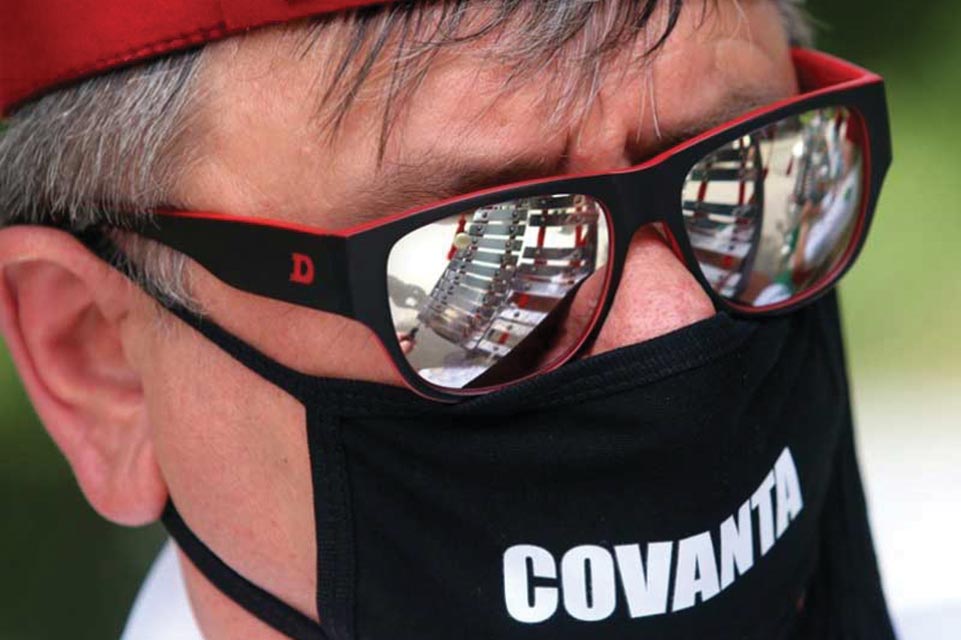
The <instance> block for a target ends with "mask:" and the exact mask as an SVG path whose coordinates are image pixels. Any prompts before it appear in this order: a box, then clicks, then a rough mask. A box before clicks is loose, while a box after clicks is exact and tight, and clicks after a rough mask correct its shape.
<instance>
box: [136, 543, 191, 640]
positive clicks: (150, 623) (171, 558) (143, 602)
mask: <svg viewBox="0 0 961 640" xmlns="http://www.w3.org/2000/svg"><path fill="white" fill-rule="evenodd" d="M121 640H203V636H202V635H200V628H199V627H198V626H197V621H196V620H195V619H194V614H193V610H192V609H191V608H190V601H189V600H188V599H187V589H186V587H185V585H184V579H183V575H182V574H181V573H180V563H179V562H178V560H177V552H176V549H175V547H174V545H173V543H172V542H167V544H166V545H164V548H163V550H162V551H161V552H160V555H159V556H157V559H156V560H154V563H153V566H152V567H151V568H150V573H149V574H148V575H147V579H146V581H144V584H143V586H142V587H141V588H140V593H139V594H138V595H137V600H136V602H134V605H133V610H131V612H130V617H129V618H127V627H126V629H124V632H123V636H122V637H121Z"/></svg>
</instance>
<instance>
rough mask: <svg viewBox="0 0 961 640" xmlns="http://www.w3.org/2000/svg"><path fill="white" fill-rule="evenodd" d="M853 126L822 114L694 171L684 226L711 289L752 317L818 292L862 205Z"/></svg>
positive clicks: (753, 138) (776, 128) (732, 148)
mask: <svg viewBox="0 0 961 640" xmlns="http://www.w3.org/2000/svg"><path fill="white" fill-rule="evenodd" d="M862 152H863V149H862V139H861V132H860V129H859V126H858V121H857V118H856V116H855V115H854V114H853V113H852V112H851V111H850V110H848V109H845V108H838V107H830V108H824V109H816V110H812V111H808V112H806V113H804V114H802V115H800V116H791V117H788V118H785V119H784V120H781V121H779V122H777V123H775V124H773V125H770V126H768V127H765V128H763V129H760V130H758V131H755V132H754V133H751V134H749V135H747V136H744V137H743V138H740V139H738V140H735V141H733V142H731V143H730V144H728V145H726V146H724V147H722V148H720V149H718V150H717V151H715V152H713V153H711V154H709V155H708V156H706V157H705V158H704V159H703V160H701V161H700V162H698V163H697V164H696V165H695V166H694V168H693V169H692V170H691V172H690V173H689V174H688V176H687V180H686V182H685V185H684V193H683V207H684V222H685V227H686V230H687V233H688V238H689V240H690V242H691V246H692V247H693V249H694V253H695V256H696V257H697V260H698V263H699V264H700V267H701V271H702V273H703V274H704V276H705V278H706V279H707V281H708V282H709V283H710V285H711V287H712V288H713V289H714V290H715V291H716V292H718V293H719V294H720V295H722V296H724V297H726V298H729V299H731V300H733V301H735V302H737V303H740V304H744V305H749V306H753V307H763V306H769V305H773V304H777V303H782V302H785V301H788V300H790V299H792V298H795V297H797V296H799V295H801V294H803V293H804V292H806V291H808V290H810V289H811V288H812V287H815V286H817V285H818V284H819V283H820V282H822V281H823V279H824V277H825V276H827V275H828V274H830V273H831V272H832V271H833V269H834V268H835V267H836V266H837V265H838V264H839V262H840V261H841V259H842V258H843V257H844V256H845V254H846V252H847V250H848V248H849V247H850V245H851V243H852V239H853V236H854V230H855V228H856V226H857V225H856V223H857V219H858V215H859V213H860V211H861V202H862V193H861V191H862V178H863V158H862Z"/></svg>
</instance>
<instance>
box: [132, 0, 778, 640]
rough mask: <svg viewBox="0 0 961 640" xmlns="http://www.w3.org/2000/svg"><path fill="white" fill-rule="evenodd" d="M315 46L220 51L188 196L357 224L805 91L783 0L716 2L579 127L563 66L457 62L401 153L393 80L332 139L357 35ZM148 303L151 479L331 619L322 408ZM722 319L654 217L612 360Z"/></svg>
mask: <svg viewBox="0 0 961 640" xmlns="http://www.w3.org/2000/svg"><path fill="white" fill-rule="evenodd" d="M702 21H703V23H702ZM654 22H655V23H657V20H655V21H654ZM299 44H301V42H300V41H299V40H296V39H295V38H292V37H290V36H289V35H285V33H284V32H283V31H282V30H267V31H263V32H260V33H257V34H255V35H251V36H248V37H245V38H243V39H232V40H230V41H226V42H223V43H220V44H217V45H214V46H213V49H214V50H213V52H212V55H211V56H210V58H209V64H207V65H206V66H205V68H204V69H203V72H202V76H201V79H200V80H201V84H202V85H203V86H206V87H207V90H206V92H205V94H204V96H203V100H204V102H203V105H204V106H203V110H202V112H201V113H200V114H199V117H198V119H197V122H196V136H197V137H196V143H197V145H198V149H199V151H198V153H197V155H196V158H197V160H196V162H195V164H193V165H191V166H190V168H189V170H188V171H186V172H185V176H184V180H183V182H182V184H181V185H180V187H179V192H178V195H179V200H180V201H181V203H182V204H184V205H185V206H186V207H189V208H191V209H194V210H198V211H217V212H225V213H230V214H233V215H239V216H257V217H262V218H272V219H278V220H289V221H296V222H300V223H306V224H309V225H312V226H315V227H321V228H328V229H338V228H345V227H349V226H352V225H355V224H358V223H359V222H362V221H365V220H368V219H371V218H375V217H379V216H385V215H389V214H391V213H396V212H398V211H401V210H404V209H407V208H410V207H413V206H416V205H422V204H427V203H430V202H432V201H434V200H438V199H442V198H445V197H448V196H451V195H455V194H458V193H463V192H465V191H468V190H471V189H475V188H482V187H486V186H494V185H497V184H504V183H507V182H511V181H514V180H520V179H524V178H531V177H537V176H551V175H560V174H571V173H582V172H592V171H603V170H612V169H618V168H622V167H628V166H630V165H634V164H638V163H639V162H641V161H643V160H645V159H646V158H649V157H651V156H652V155H653V154H655V153H656V152H658V151H659V150H662V149H664V148H665V147H667V146H669V145H670V144H671V143H674V142H677V141H678V140H679V139H684V138H686V137H690V136H691V135H693V134H695V133H697V132H699V131H702V130H705V129H707V128H709V127H711V126H713V125H715V124H719V123H720V122H723V121H725V120H728V119H730V118H732V117H734V116H736V115H738V114H740V113H742V112H745V111H747V110H749V109H750V108H752V107H754V106H759V105H761V104H766V103H769V102H771V101H774V100H776V99H778V98H782V97H785V96H788V95H791V94H792V93H794V92H795V91H796V80H795V77H794V71H793V67H792V65H791V60H790V55H789V48H788V41H787V37H786V34H785V32H784V30H783V28H782V25H781V16H780V14H779V12H778V9H777V8H776V6H775V4H774V3H773V2H768V1H765V0H744V1H742V2H740V3H734V2H730V3H729V2H722V3H717V9H716V10H708V11H707V12H706V13H705V14H703V15H702V13H701V11H700V9H688V10H686V11H684V12H682V15H681V20H680V24H679V25H678V27H677V29H676V30H675V31H674V33H673V34H672V35H671V37H670V38H669V39H668V41H667V43H666V44H665V46H664V48H663V49H662V50H661V51H660V52H659V53H658V54H657V55H656V57H654V58H653V59H652V61H651V64H650V65H649V66H648V67H645V68H643V69H638V68H627V65H626V62H620V63H619V62H617V61H614V62H613V63H612V67H611V69H610V70H609V71H608V72H607V73H606V74H605V76H604V82H603V83H602V85H601V86H600V87H599V93H598V95H597V97H596V99H595V100H594V101H593V102H592V104H591V106H590V108H589V109H587V110H586V111H585V112H584V113H583V114H582V115H581V116H579V117H575V118H572V119H570V120H566V121H563V123H562V125H557V124H550V123H551V122H552V119H551V118H550V117H549V113H548V112H549V105H548V104H546V103H545V101H544V100H543V94H544V91H545V87H546V86H549V80H548V76H549V74H548V73H547V72H545V75H544V77H543V78H539V77H537V76H532V77H529V78H527V79H526V80H525V81H523V82H522V83H519V84H517V85H516V88H515V89H513V90H512V91H511V92H510V93H508V94H506V95H505V94H503V93H502V92H501V91H500V87H501V84H502V82H503V80H504V76H505V74H506V73H507V71H506V70H505V69H504V68H499V67H497V66H493V65H491V64H490V62H489V60H485V57H484V56H483V55H482V51H483V47H484V43H483V42H478V43H473V44H471V45H468V46H465V47H462V48H459V49H451V50H450V51H449V52H446V53H443V54H441V55H440V56H439V57H438V59H437V60H436V62H435V63H434V64H433V66H432V67H431V70H430V72H429V74H428V75H427V77H426V78H425V81H424V83H423V85H422V86H421V87H420V89H419V90H418V91H417V92H416V93H415V94H414V95H413V97H412V98H411V99H410V101H409V102H408V103H406V104H405V108H404V110H403V111H402V112H401V117H400V118H399V120H398V121H397V122H396V125H395V127H394V129H393V131H392V135H391V137H390V138H389V139H388V142H387V146H386V149H385V153H384V157H383V161H382V162H380V163H379V162H378V144H379V142H380V132H381V128H380V125H381V117H382V113H381V110H380V109H381V107H382V104H381V103H380V102H379V101H378V100H376V99H375V97H376V96H377V91H378V89H379V88H380V87H379V86H378V82H379V81H380V80H378V79H377V78H376V77H375V78H374V79H373V80H372V81H371V84H370V85H369V86H368V88H367V89H366V90H365V91H368V92H369V93H365V94H363V95H362V96H361V99H360V101H359V102H358V104H357V105H356V106H355V107H354V108H353V109H351V110H350V111H349V112H348V114H347V117H346V119H345V120H344V123H343V126H342V129H341V131H340V133H339V135H337V136H336V137H335V138H334V139H333V140H331V139H330V138H329V137H328V136H327V135H325V131H324V130H323V129H322V126H321V125H320V124H319V123H320V122H322V119H320V118H318V117H317V112H318V96H319V95H322V93H323V87H322V86H318V83H317V69H318V66H319V65H323V64H324V60H330V59H333V58H335V57H336V52H337V51H338V48H339V47H342V46H343V42H342V41H340V40H339V39H338V37H332V38H330V39H329V40H323V39H322V41H321V43H320V44H319V46H318V48H317V50H316V51H315V52H314V53H312V54H311V55H309V56H307V57H303V58H302V57H300V56H299V55H298V50H297V47H298V45H299ZM638 46H640V47H643V46H644V42H643V39H641V42H640V43H639V44H638ZM627 58H628V56H626V55H625V56H624V59H625V60H626V59H627ZM618 65H620V68H619V67H618ZM381 80H382V79H381ZM374 258H375V257H373V256H372V259H374ZM189 273H190V280H191V284H192V289H193V291H194V293H195V295H196V297H197V299H198V300H199V301H200V303H201V304H202V306H203V307H204V309H205V311H206V312H207V313H209V315H210V316H211V317H212V318H213V319H214V320H215V321H216V322H217V323H218V324H220V325H221V326H223V327H224V328H226V329H227V330H228V331H230V332H232V333H233V334H235V335H237V336H238V337H240V338H241V339H243V340H245V341H247V342H249V343H250V344H252V345H254V346H256V347H257V348H259V349H260V350H261V351H263V352H264V353H266V354H267V355H269V356H270V357H272V358H274V359H276V360H278V361H279V362H281V363H283V364H285V365H287V366H288V367H291V368H294V369H297V370H300V371H303V372H306V373H310V374H315V375H320V376H332V377H340V378H357V379H365V380H372V381H377V382H383V383H388V384H400V383H401V382H400V378H399V376H398V374H397V373H396V372H395V371H394V369H393V368H392V365H391V363H390V361H389V359H388V357H387V356H386V355H385V353H384V352H383V350H382V348H381V347H380V345H379V343H378V341H377V339H376V338H375V337H374V335H373V334H372V333H370V331H369V330H367V329H366V328H365V327H363V326H362V325H360V324H358V323H356V322H353V321H350V320H347V319H344V318H341V317H338V316H334V315H329V314H325V313H320V312H314V311H310V310H307V309H303V308H296V307H293V306H287V305H284V304H282V303H279V302H275V301H269V300H266V299H262V298H257V297H255V296H252V295H248V294H244V293H241V292H238V291H236V290H233V289H231V288H229V287H227V286H226V285H224V284H222V283H220V282H218V281H217V280H215V279H213V278H212V277H211V276H210V275H209V274H207V273H206V272H204V271H203V270H201V269H200V268H197V267H195V266H192V267H191V268H190V271H189ZM134 296H135V303H134V305H133V308H132V310H131V312H130V313H129V314H128V315H127V316H126V319H125V321H124V324H123V332H122V348H123V352H124V354H125V355H126V357H127V358H128V359H129V362H130V368H131V370H132V371H134V372H135V374H136V376H137V377H138V379H139V389H141V390H142V406H140V407H139V408H138V409H137V411H138V412H139V413H138V416H140V417H139V418H138V420H139V423H140V425H141V426H140V428H141V432H140V435H139V436H138V437H140V438H141V441H142V446H143V447H145V448H146V449H147V450H148V451H149V452H150V455H148V456H146V458H150V459H153V460H155V461H156V464H155V465H153V464H146V463H145V464H144V467H145V469H144V470H143V471H142V474H143V476H144V477H143V478H140V479H139V480H137V481H138V482H139V481H142V482H144V483H151V482H154V483H159V484H160V486H161V487H162V488H164V489H166V490H169V493H170V495H172V496H173V497H174V499H175V500H176V503H177V505H178V508H179V510H180V512H181V514H182V515H183V517H184V519H185V520H186V521H187V522H189V523H190V524H191V527H192V528H193V530H194V531H195V532H196V533H197V534H198V536H200V537H201V538H202V539H203V540H204V541H205V542H206V543H207V544H208V545H209V546H210V547H211V548H212V549H214V550H215V551H216V552H217V553H218V554H220V555H221V557H222V558H223V559H224V560H225V561H226V562H227V563H228V564H229V565H231V566H233V567H235V568H236V569H237V570H238V571H240V572H241V573H242V574H243V575H245V576H246V577H247V578H249V579H250V580H252V581H253V582H254V583H256V584H258V585H261V586H262V587H263V588H265V589H267V590H268V591H270V592H272V593H275V594H276V595H277V596H278V597H280V598H281V599H283V600H285V601H287V602H290V603H291V604H293V605H295V606H297V607H298V608H300V609H301V610H303V611H304V612H305V613H308V614H309V615H311V616H314V615H315V614H316V612H315V611H314V605H313V597H314V593H315V580H316V576H315V571H314V567H315V557H316V556H315V554H316V550H315V543H314V524H313V518H314V516H313V507H312V489H311V480H310V469H309V464H308V455H307V446H306V440H305V433H304V409H303V407H302V406H301V405H300V404H299V403H298V402H296V401H295V400H293V399H292V398H291V397H289V396H288V395H286V394H285V393H284V392H282V391H280V390H279V389H277V388H276V387H274V386H272V385H270V384H269V383H267V382H265V381H264V380H262V379H261V378H259V377H258V376H256V375H255V374H253V373H251V372H250V371H248V370H247V369H245V368H243V367H242V366H241V365H239V364H237V363H236V362H235V361H233V360H232V359H231V358H230V357H228V356H227V355H225V354H224V353H223V352H221V351H220V350H219V349H218V348H217V347H215V346H214V345H212V344H211V343H209V342H208V341H206V340H205V339H204V338H202V337H201V336H200V335H198V334H197V333H195V332H193V331H192V330H189V329H187V328H186V327H184V326H182V325H180V324H176V323H171V324H172V325H174V326H172V328H171V329H170V330H169V331H157V330H156V317H155V311H154V309H153V308H152V306H151V303H150V301H149V299H148V298H147V297H146V296H143V295H140V294H134ZM713 313H714V310H713V307H712V305H711V303H710V301H709V299H708V298H707V296H706V295H705V294H704V293H703V292H702V290H701V289H700V287H699V285H698V284H697V282H696V281H695V280H694V278H693V277H692V276H691V275H690V274H689V273H688V272H687V271H686V269H685V268H684V266H683V265H682V264H681V263H680V262H679V261H678V260H677V259H676V258H675V256H674V255H673V254H672V253H671V251H670V250H669V249H668V248H667V247H666V246H665V244H664V243H663V242H662V240H661V238H660V236H659V235H658V233H657V232H656V231H654V230H653V229H644V230H642V231H640V232H638V234H637V235H636V237H634V238H633V241H632V245H631V248H630V252H629V255H628V259H627V264H626V265H625V271H624V276H623V279H622V282H621V284H620V287H619V289H618V291H617V293H616V297H615V299H614V306H613V308H612V309H611V312H610V315H609V316H608V317H607V319H606V321H605V323H604V325H603V327H602V329H601V331H600V334H599V337H598V339H597V341H596V343H595V344H594V346H593V348H592V353H594V354H596V353H600V352H603V351H607V350H611V349H615V348H618V347H621V346H625V345H629V344H634V343H637V342H641V341H643V340H647V339H650V338H652V337H655V336H658V335H661V334H664V333H667V332H669V331H672V330H675V329H678V328H681V327H683V326H686V325H689V324H691V323H693V322H696V321H698V320H700V319H703V318H705V317H707V316H710V315H712V314H713ZM138 473H140V472H138ZM138 477H139V476H138ZM152 495H154V496H155V497H154V499H153V503H152V504H150V505H147V506H146V507H143V509H142V511H143V512H146V513H157V512H159V510H160V508H161V507H162V506H163V499H164V497H165V492H164V491H155V492H153V494H152ZM113 515H114V517H116V514H113ZM120 519H127V520H131V519H132V520H136V519H137V517H131V518H120ZM188 577H189V579H188V585H189V587H190V589H191V593H192V596H193V597H194V599H195V604H199V606H198V607H197V610H198V613H199V616H200V620H201V624H202V625H207V626H210V627H213V626H218V627H220V628H223V625H224V624H227V623H224V621H223V620H214V619H213V617H214V614H212V613H206V612H207V611H212V610H214V609H215V608H216V607H215V606H213V605H211V606H209V607H208V606H206V605H208V604H210V603H214V602H216V601H217V600H218V599H219V598H221V596H219V594H217V593H216V592H214V591H213V590H212V588H211V587H210V586H209V585H207V584H206V583H205V582H203V580H202V579H201V578H199V576H198V575H196V574H193V573H192V572H189V573H188ZM263 636H264V637H268V636H269V634H268V633H267V632H266V631H265V632H264V634H263Z"/></svg>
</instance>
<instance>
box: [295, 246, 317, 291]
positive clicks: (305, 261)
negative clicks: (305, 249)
mask: <svg viewBox="0 0 961 640" xmlns="http://www.w3.org/2000/svg"><path fill="white" fill-rule="evenodd" d="M290 259H291V260H293V263H294V266H293V270H292V271H291V272H290V281H291V282H296V283H297V284H313V283H314V261H313V260H312V259H311V258H310V256H305V255H304V254H302V253H292V254H290Z"/></svg>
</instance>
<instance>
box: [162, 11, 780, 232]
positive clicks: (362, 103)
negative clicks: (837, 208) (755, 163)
mask: <svg viewBox="0 0 961 640" xmlns="http://www.w3.org/2000/svg"><path fill="white" fill-rule="evenodd" d="M695 4H696V3H695ZM706 6H707V5H706ZM710 6H712V7H713V8H711V9H709V10H704V11H702V10H700V9H687V10H685V11H683V12H682V14H681V17H680V20H679V22H678V24H677V26H676V28H675V29H674V31H673V33H672V34H671V36H670V37H669V38H668V40H667V41H666V42H665V44H664V46H663V47H662V48H661V49H660V50H659V51H658V52H657V53H656V54H655V55H653V56H651V57H649V58H646V59H643V60H642V55H641V52H643V51H644V50H646V49H647V47H648V46H649V42H650V41H651V38H655V36H656V34H659V33H660V32H661V31H662V30H663V29H664V24H663V16H661V17H660V18H661V20H660V24H659V19H658V17H655V19H654V20H652V24H651V25H650V27H649V29H650V38H647V37H644V34H642V35H641V37H640V38H638V40H637V41H636V42H635V43H634V44H633V45H631V46H630V47H627V46H626V47H625V48H624V50H623V51H621V52H619V53H618V54H617V55H615V56H612V57H611V58H610V59H609V60H607V61H606V62H605V64H604V67H603V69H602V70H601V72H600V73H599V74H597V75H596V76H594V75H591V74H590V73H589V70H588V73H587V76H588V77H590V78H591V79H592V80H594V81H595V83H594V84H593V85H589V89H590V90H589V91H588V92H586V94H584V95H583V96H582V97H583V98H584V99H583V100H581V101H578V102H575V103H573V108H571V109H568V110H561V111H559V110H558V108H557V106H558V101H559V100H560V98H559V96H562V95H563V94H564V91H565V88H566V87H569V86H573V85H574V83H577V82H578V81H579V80H582V79H583V76H581V75H580V73H578V69H577V68H576V65H554V66H551V65H548V66H542V67H541V68H539V69H536V70H529V71H528V72H527V73H525V74H523V75H522V76H519V77H516V78H514V79H513V81H511V82H507V80H508V79H509V78H511V73H512V69H511V68H510V67H509V66H507V65H504V64H496V63H494V62H493V57H492V56H491V55H489V51H490V48H491V47H492V46H493V45H492V43H490V42H487V41H485V40H479V41H476V42H471V43H468V44H465V45H458V46H456V47H450V48H446V49H444V50H442V51H441V52H440V53H438V54H437V55H436V56H435V57H434V58H433V59H432V61H431V65H430V67H429V68H428V70H427V73H426V74H425V75H424V76H423V78H422V79H420V80H419V82H418V84H417V86H416V87H415V88H414V90H413V91H412V92H411V93H410V94H409V95H407V96H406V97H405V99H404V100H403V102H402V103H394V104H393V105H392V107H391V108H392V109H393V110H394V111H393V116H394V119H393V120H392V121H391V122H392V126H391V129H390V135H389V137H387V138H386V143H385V144H384V146H383V147H381V144H382V142H383V141H384V140H385V139H384V138H383V137H382V135H381V134H382V131H383V130H382V125H383V123H384V122H385V120H384V117H385V114H384V107H385V101H384V95H385V93H386V92H387V91H389V89H390V87H391V81H392V79H393V80H395V81H396V77H395V76H392V74H391V67H390V65H389V64H387V63H385V64H383V65H380V66H376V67H375V68H374V69H373V70H372V73H371V74H370V76H369V77H368V79H367V80H366V81H365V83H364V84H363V85H362V86H361V91H360V92H359V93H358V94H357V99H356V100H355V101H354V103H353V105H352V106H351V108H350V109H349V110H348V111H347V112H346V114H345V117H344V118H343V120H342V121H341V123H340V125H339V127H338V128H337V130H336V135H331V134H332V131H331V129H330V120H329V118H327V117H325V116H326V115H329V113H330V111H329V109H330V105H331V102H330V101H328V102H327V103H324V102H323V100H322V97H323V96H325V94H326V93H327V89H328V88H329V87H330V86H331V84H330V83H331V82H332V80H333V74H334V73H335V71H336V61H338V60H339V58H340V56H341V55H342V52H343V50H344V47H348V46H350V37H351V36H350V33H349V32H348V30H347V29H344V28H338V27H337V26H334V27H331V28H329V29H325V30H324V31H322V32H321V34H320V36H319V37H318V38H317V41H316V43H315V44H314V45H313V46H312V47H310V48H309V49H308V48H305V40H304V38H303V32H302V31H298V30H296V29H295V30H290V29H286V28H283V29H280V28H278V29H272V30H266V31H262V32H259V33H256V34H254V35H251V36H248V37H245V38H242V39H233V40H230V41H227V42H224V43H221V44H218V45H214V46H213V47H212V48H211V49H210V51H209V52H208V55H207V58H206V60H205V65H204V70H203V73H202V76H201V81H202V83H203V85H204V87H205V91H204V93H203V100H202V102H201V104H200V105H199V113H198V117H197V118H196V120H195V122H196V123H197V125H196V135H195V136H194V138H195V139H196V141H197V144H196V154H195V161H194V162H192V163H191V166H190V171H189V172H185V175H184V179H183V180H182V184H181V185H180V194H179V196H180V197H179V200H181V201H182V202H183V203H185V204H186V205H188V206H189V207H190V208H193V209H198V210H210V211H223V212H229V213H232V214H235V215H250V216H258V217H267V218H278V219H285V220H293V221H297V222H302V223H306V224H311V225H316V226H321V227H326V228H342V227H347V226H351V225H354V224H357V223H359V222H362V221H364V220H366V219H370V218H374V217H379V216H384V215H389V214H391V213H395V212H397V211H399V210H402V209H406V208H409V207H413V206H418V205H422V204H426V203H428V202H431V201H433V200H437V199H441V198H444V197H448V196H451V195H456V194H459V193H464V192H466V191H469V190H472V189H475V188H482V187H486V186H492V185H495V184H503V183H507V182H510V181H513V180H520V179H524V178H529V177H535V176H545V175H554V174H562V173H568V172H571V171H577V170H583V166H582V165H585V164H587V165H591V170H597V171H600V170H604V169H615V168H619V167H620V166H624V165H625V164H632V163H635V162H640V161H643V159H645V158H646V157H648V156H649V155H652V154H653V153H654V152H656V151H658V150H660V149H662V148H664V146H665V145H667V144H670V143H671V142H673V141H676V140H680V139H683V138H685V137H688V136H691V135H693V134H695V133H697V132H699V131H702V130H704V129H706V128H709V127H710V126H713V125H714V124H717V123H719V122H720V121H723V120H726V119H729V118H731V117H734V116H736V115H737V114H739V113H742V112H744V111H747V110H749V109H750V108H752V107H754V106H758V105H759V104H764V103H766V102H769V101H772V100H774V99H777V98H779V97H783V96H785V95H788V94H790V93H791V92H793V91H794V76H793V70H792V68H791V63H790V56H789V50H788V42H787V37H786V35H785V32H784V29H783V26H782V24H781V20H780V13H779V11H778V9H777V7H776V6H775V4H774V3H773V2H771V1H769V0H747V1H745V2H741V3H733V2H730V3H728V2H722V3H712V4H711V5H710ZM655 39H656V38H655ZM390 46H391V45H388V46H387V47H386V49H385V52H387V53H388V55H385V57H384V60H386V61H387V62H389V61H390V56H389V49H390ZM569 55H571V56H576V55H577V48H576V47H574V48H573V50H572V51H570V52H569ZM333 97H335V98H336V95H335V96H333ZM614 147H617V148H618V149H620V150H622V151H623V153H621V154H620V155H619V156H618V155H612V154H611V153H610V152H611V149H612V148H614ZM605 158H606V159H607V160H606V162H607V163H608V164H609V165H612V166H603V165H604V163H605Z"/></svg>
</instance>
